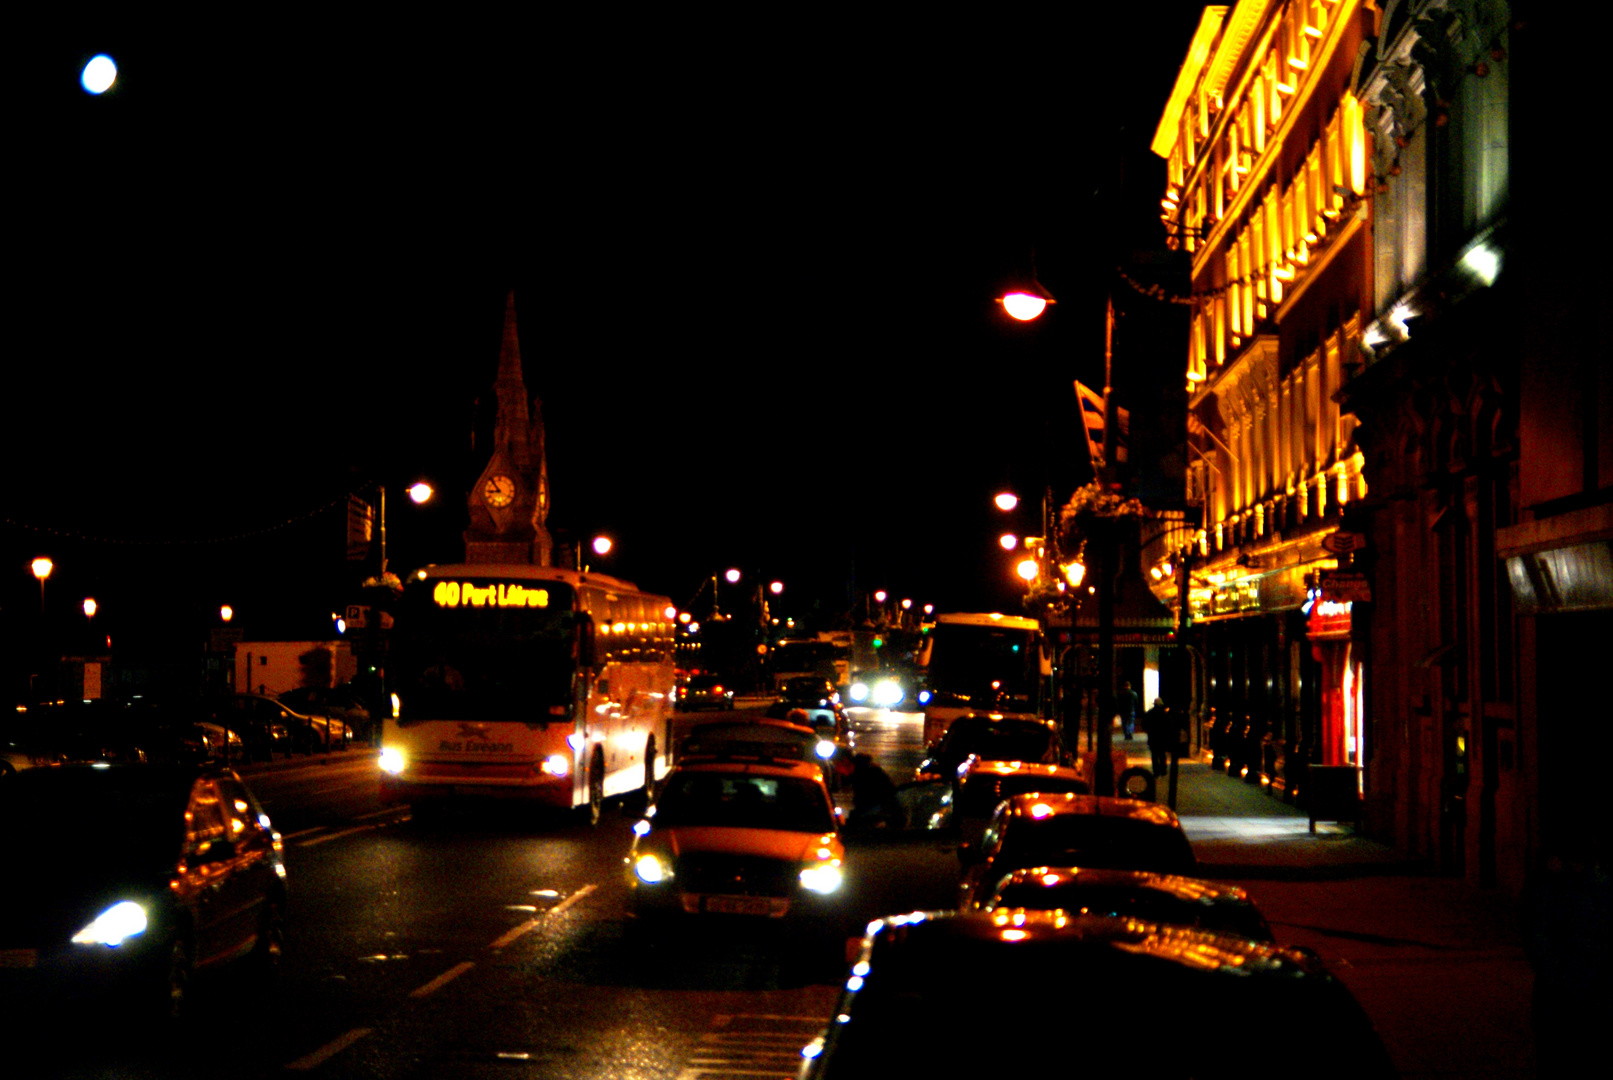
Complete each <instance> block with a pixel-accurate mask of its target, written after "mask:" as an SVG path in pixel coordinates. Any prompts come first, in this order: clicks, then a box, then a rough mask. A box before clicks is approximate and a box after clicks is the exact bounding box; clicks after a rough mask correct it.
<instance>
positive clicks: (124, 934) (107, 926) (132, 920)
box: [73, 900, 146, 945]
mask: <svg viewBox="0 0 1613 1080" xmlns="http://www.w3.org/2000/svg"><path fill="white" fill-rule="evenodd" d="M145 930H146V909H145V908H143V907H141V906H140V905H139V904H137V903H135V902H134V901H133V900H124V901H122V902H120V903H116V904H113V905H112V906H111V907H109V908H107V909H106V910H105V911H103V912H101V914H99V915H97V916H96V917H95V921H94V922H92V923H90V925H88V926H86V927H85V928H84V929H82V930H80V931H79V932H78V933H76V934H74V935H73V944H74V945H122V944H123V942H124V941H125V940H126V939H128V938H132V937H134V936H135V935H136V934H143V933H145Z"/></svg>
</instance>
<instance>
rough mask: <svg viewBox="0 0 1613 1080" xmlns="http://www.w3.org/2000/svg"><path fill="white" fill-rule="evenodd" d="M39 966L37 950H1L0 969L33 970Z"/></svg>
mask: <svg viewBox="0 0 1613 1080" xmlns="http://www.w3.org/2000/svg"><path fill="white" fill-rule="evenodd" d="M38 964H39V950H37V949H0V968H31V967H35V966H37V965H38Z"/></svg>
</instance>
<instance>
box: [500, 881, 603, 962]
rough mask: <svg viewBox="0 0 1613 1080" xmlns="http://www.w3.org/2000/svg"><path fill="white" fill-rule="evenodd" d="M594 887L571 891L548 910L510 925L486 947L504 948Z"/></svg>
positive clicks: (586, 886) (585, 886)
mask: <svg viewBox="0 0 1613 1080" xmlns="http://www.w3.org/2000/svg"><path fill="white" fill-rule="evenodd" d="M595 888H597V886H594V885H584V886H583V887H582V888H580V889H578V890H577V891H576V892H574V893H572V894H571V895H570V896H568V897H566V898H565V899H564V900H562V901H560V903H558V904H556V905H555V906H554V907H552V908H550V909H549V910H548V911H545V912H544V913H543V914H542V915H538V916H536V917H534V918H531V919H528V920H527V921H526V922H524V923H521V924H520V925H519V926H514V927H511V928H510V930H509V932H508V933H506V934H504V936H503V937H500V938H498V939H497V940H496V941H494V942H493V943H492V944H490V945H488V948H489V949H502V948H504V946H506V945H508V944H509V943H510V942H512V941H514V940H515V939H516V938H518V937H520V936H521V935H522V934H524V933H526V932H527V931H529V930H531V929H532V928H533V927H535V926H537V925H538V924H539V923H541V922H542V921H543V920H544V919H547V918H548V917H549V916H550V915H558V914H560V913H561V912H562V911H564V910H566V909H567V908H568V907H570V906H571V905H572V904H575V903H576V902H577V901H579V900H581V899H582V898H583V897H585V896H587V895H588V894H589V893H591V892H593V891H594V889H595Z"/></svg>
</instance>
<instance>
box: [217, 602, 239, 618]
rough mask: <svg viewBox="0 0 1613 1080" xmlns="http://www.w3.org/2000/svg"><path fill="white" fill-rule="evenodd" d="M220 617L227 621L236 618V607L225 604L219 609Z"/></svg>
mask: <svg viewBox="0 0 1613 1080" xmlns="http://www.w3.org/2000/svg"><path fill="white" fill-rule="evenodd" d="M218 617H219V618H220V619H223V620H224V621H225V622H229V621H230V620H231V619H233V618H235V609H234V608H232V607H230V605H228V604H224V605H223V606H221V607H220V608H219V609H218Z"/></svg>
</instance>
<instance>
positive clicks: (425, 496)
mask: <svg viewBox="0 0 1613 1080" xmlns="http://www.w3.org/2000/svg"><path fill="white" fill-rule="evenodd" d="M432 494H433V492H432V490H431V485H430V484H428V483H426V482H425V481H424V480H421V481H419V482H418V483H416V484H414V485H412V486H411V487H410V488H409V498H410V499H412V500H413V501H414V504H415V505H416V506H419V505H420V504H421V503H423V502H427V501H429V500H430V499H431V496H432Z"/></svg>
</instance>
